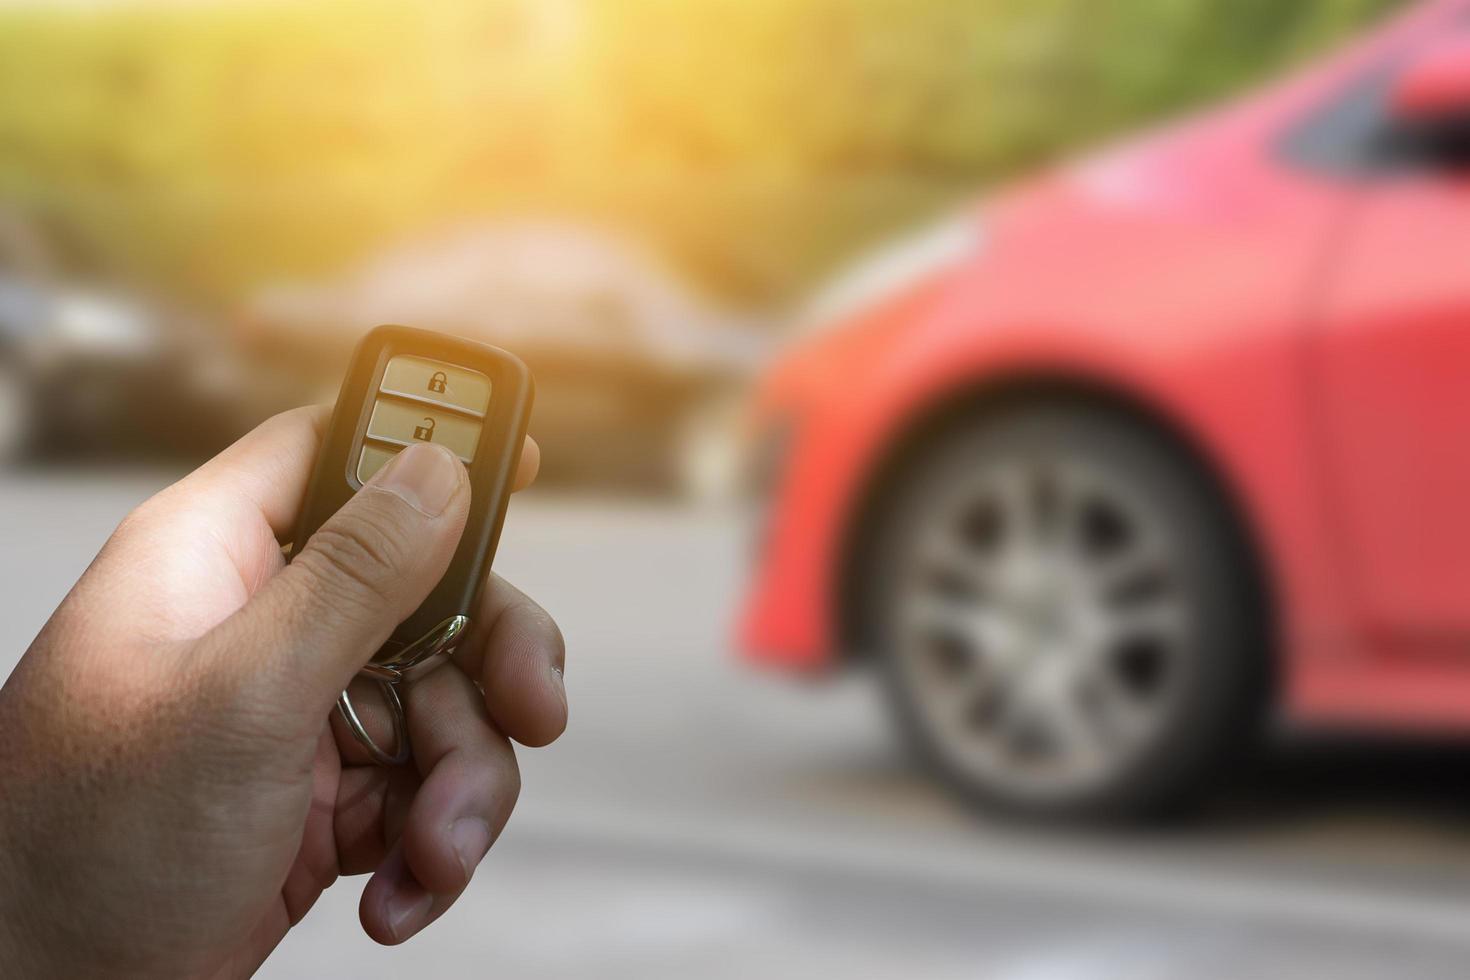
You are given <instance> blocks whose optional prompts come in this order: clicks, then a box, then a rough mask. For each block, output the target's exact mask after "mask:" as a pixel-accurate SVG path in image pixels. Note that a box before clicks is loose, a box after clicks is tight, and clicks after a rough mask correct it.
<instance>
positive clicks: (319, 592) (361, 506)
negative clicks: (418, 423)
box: [222, 443, 470, 705]
mask: <svg viewBox="0 0 1470 980" xmlns="http://www.w3.org/2000/svg"><path fill="white" fill-rule="evenodd" d="M469 503H470V485H469V476H468V474H467V473H466V472H465V468H464V466H463V465H461V464H460V461H459V459H458V458H457V457H455V456H454V454H453V453H451V452H450V451H449V450H448V449H445V448H444V447H443V446H439V445H434V444H427V443H418V444H415V445H412V446H409V447H408V448H406V449H404V450H403V451H402V452H400V453H399V454H398V455H397V456H395V457H394V458H393V459H392V460H391V461H390V462H389V463H388V465H387V466H385V467H384V468H383V469H382V470H380V471H379V472H378V473H376V474H374V476H373V478H372V479H371V480H369V481H368V483H367V484H366V485H365V486H364V487H363V488H362V490H361V491H359V492H358V494H357V495H356V496H354V497H353V498H352V499H351V500H349V501H348V502H347V503H346V504H344V505H343V507H342V509H341V510H339V511H337V513H336V514H334V515H332V517H331V518H329V519H328V520H327V522H326V523H325V524H323V525H322V526H321V528H320V529H319V530H318V531H317V532H316V533H315V534H314V535H312V536H311V539H310V540H309V541H307V542H306V546H305V547H304V548H302V550H301V551H300V552H299V553H298V554H296V555H293V556H292V558H291V564H289V565H287V566H286V567H285V568H284V569H282V570H281V572H280V574H278V575H276V576H275V577H274V578H273V579H271V580H270V581H269V582H267V583H266V585H265V586H264V587H263V588H262V589H261V590H260V591H259V592H257V593H256V594H255V596H254V597H253V598H252V599H251V600H250V601H249V602H248V603H246V604H245V606H244V607H243V608H242V609H241V610H240V612H239V613H237V614H236V615H235V616H233V617H231V619H230V620H229V621H228V622H227V623H226V624H222V626H223V627H225V628H228V630H229V632H230V634H231V635H232V636H233V637H235V638H236V639H237V640H238V642H236V643H231V642H229V640H226V641H225V648H226V649H229V648H231V647H233V648H234V649H235V650H236V651H238V650H241V649H246V650H248V649H255V650H258V651H259V653H258V654H257V656H259V658H260V660H261V661H263V662H262V663H259V664H258V665H257V666H258V667H259V668H264V670H262V671H261V673H263V674H264V675H266V676H269V677H272V678H273V679H275V680H278V681H284V683H283V684H282V685H281V688H282V689H294V690H296V691H297V692H298V693H299V694H301V695H304V696H305V697H307V698H308V699H309V700H310V701H312V702H317V701H320V702H321V703H323V704H326V705H330V703H331V701H332V700H333V699H335V698H336V697H337V695H338V694H340V693H341V691H342V689H343V688H345V687H346V686H347V684H348V682H350V681H351V680H352V678H353V676H354V675H355V674H356V673H357V671H358V669H359V668H361V667H362V665H363V664H365V663H367V661H368V660H369V659H370V658H371V657H372V656H373V654H374V653H376V652H377V651H378V648H379V647H381V646H382V645H383V643H384V642H385V641H386V640H387V639H388V637H389V636H390V635H392V633H393V630H394V629H395V628H396V627H397V626H398V624H399V623H400V622H402V621H403V620H405V619H407V618H408V616H409V615H410V614H411V613H412V612H413V611H414V610H415V609H417V608H418V606H419V604H420V603H422V602H423V601H424V599H425V598H426V597H427V596H428V594H429V592H430V591H431V590H432V589H433V588H434V586H435V585H436V584H437V583H438V581H439V579H440V578H442V577H443V575H444V572H445V570H446V569H447V568H448V567H449V561H450V559H451V558H452V557H453V556H454V550H455V547H456V546H457V545H458V544H459V538H460V535H461V534H462V533H463V532H464V526H465V519H466V516H467V514H468V511H469ZM262 640H264V643H265V645H266V648H265V649H261V645H262ZM278 693H279V691H278Z"/></svg>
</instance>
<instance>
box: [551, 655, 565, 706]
mask: <svg viewBox="0 0 1470 980" xmlns="http://www.w3.org/2000/svg"><path fill="white" fill-rule="evenodd" d="M551 676H552V677H553V678H554V679H555V680H556V690H557V692H558V693H560V694H561V703H562V705H563V706H565V705H566V703H567V678H566V675H565V674H564V673H562V669H561V667H559V666H558V665H556V664H552V665H551Z"/></svg>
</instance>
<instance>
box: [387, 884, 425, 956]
mask: <svg viewBox="0 0 1470 980" xmlns="http://www.w3.org/2000/svg"><path fill="white" fill-rule="evenodd" d="M433 905H434V896H433V895H430V894H429V893H428V892H426V891H424V890H423V889H422V888H420V887H419V886H418V885H416V884H415V885H410V886H408V890H407V891H398V892H394V893H393V894H392V895H391V896H389V898H388V929H389V930H390V931H391V932H392V933H393V938H394V939H396V940H398V941H399V942H402V941H403V940H405V939H407V938H408V937H409V936H412V935H413V934H414V933H415V932H417V931H418V930H419V927H420V925H421V924H422V921H423V919H424V917H425V916H427V915H428V914H429V909H430V908H432V907H433Z"/></svg>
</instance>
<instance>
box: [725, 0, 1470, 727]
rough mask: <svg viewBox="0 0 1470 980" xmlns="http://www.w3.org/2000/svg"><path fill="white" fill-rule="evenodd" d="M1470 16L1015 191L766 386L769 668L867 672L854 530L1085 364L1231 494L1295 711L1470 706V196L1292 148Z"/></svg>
mask: <svg viewBox="0 0 1470 980" xmlns="http://www.w3.org/2000/svg"><path fill="white" fill-rule="evenodd" d="M1466 9H1467V4H1466V3H1465V2H1463V0H1454V2H1447V0H1446V2H1430V3H1427V4H1423V5H1421V6H1418V7H1415V8H1413V9H1412V10H1411V11H1410V13H1409V14H1408V15H1406V16H1403V17H1400V18H1399V19H1398V20H1396V21H1394V22H1393V23H1391V24H1389V25H1387V26H1386V27H1384V28H1383V29H1381V30H1380V31H1378V32H1377V33H1376V34H1374V35H1373V36H1371V37H1369V38H1368V39H1366V40H1365V41H1363V42H1360V43H1359V44H1357V45H1355V46H1354V47H1353V48H1351V49H1350V50H1348V51H1345V52H1343V53H1341V54H1340V55H1338V56H1336V57H1334V58H1332V59H1330V60H1329V61H1327V62H1326V63H1324V64H1323V65H1321V66H1318V67H1316V68H1313V69H1311V70H1308V71H1307V72H1305V73H1303V74H1301V75H1300V76H1298V77H1297V78H1295V79H1293V80H1291V81H1289V82H1287V83H1286V84H1284V85H1281V86H1278V87H1276V88H1274V89H1272V90H1270V91H1268V92H1266V93H1265V94H1263V95H1258V96H1255V97H1253V98H1251V99H1248V100H1246V101H1244V102H1242V103H1240V104H1237V105H1235V106H1232V107H1229V108H1227V109H1225V110H1222V111H1219V112H1216V113H1213V114H1211V115H1209V116H1206V117H1204V118H1202V119H1199V120H1196V121H1192V122H1188V123H1186V124H1184V125H1181V126H1178V127H1175V128H1174V129H1172V130H1169V131H1165V132H1162V133H1160V134H1157V135H1154V136H1151V137H1147V138H1145V139H1143V140H1141V141H1138V142H1136V143H1134V144H1130V145H1127V146H1124V147H1122V148H1120V149H1117V150H1114V151H1110V152H1105V153H1103V154H1101V155H1100V156H1098V157H1095V158H1094V159H1092V160H1090V161H1088V162H1085V163H1084V164H1082V165H1080V166H1078V167H1075V168H1072V169H1069V170H1065V171H1063V172H1060V173H1057V174H1055V175H1052V176H1049V177H1046V178H1044V179H1041V180H1038V181H1035V182H1033V183H1031V184H1029V185H1026V186H1023V187H1019V188H1016V189H1014V190H1012V191H1010V192H1008V193H1005V194H1003V195H1000V196H998V197H997V198H995V199H994V200H992V201H990V202H988V203H987V204H986V205H985V206H984V207H983V215H978V216H977V218H976V222H977V227H979V228H983V232H982V243H981V244H980V246H979V247H978V248H977V249H975V250H974V253H973V255H972V257H971V258H969V259H968V260H966V261H965V262H964V263H963V264H961V265H960V266H958V267H955V268H951V269H949V270H948V271H946V272H944V273H943V274H940V275H937V276H934V277H931V278H930V279H929V280H928V281H926V282H923V283H922V284H920V285H918V286H917V287H915V288H913V289H911V290H909V291H908V292H907V293H906V294H904V295H901V296H898V297H896V298H893V299H890V300H888V301H886V302H884V303H882V304H880V305H879V306H877V307H874V308H872V309H869V310H867V311H864V312H863V313H862V314H860V316H859V317H858V318H857V319H856V320H854V321H853V322H849V323H846V324H845V325H843V326H842V328H841V329H839V330H837V331H833V332H829V333H827V334H825V335H823V336H820V337H817V338H815V339H814V340H811V341H808V342H807V343H805V344H803V345H801V346H799V347H798V348H797V349H795V350H793V351H792V352H791V353H790V354H789V355H788V356H787V357H786V358H785V359H784V360H783V361H782V362H781V363H780V364H778V365H777V366H776V367H775V368H774V370H773V371H772V372H771V374H770V375H769V376H768V378H767V379H766V381H765V383H764V384H763V386H762V388H761V390H760V393H759V395H758V397H757V407H756V411H755V416H756V419H755V425H756V427H757V428H758V429H759V428H762V427H773V426H777V425H782V426H787V427H789V430H790V434H789V443H788V445H787V448H786V451H785V455H784V464H783V465H784V469H783V470H782V471H781V472H780V474H779V476H778V478H777V480H776V481H775V485H774V487H773V489H772V494H773V497H772V500H771V501H770V504H769V511H768V514H767V518H766V520H767V526H766V528H765V530H764V534H765V536H764V539H763V542H762V544H763V547H762V552H761V554H760V556H759V559H758V567H757V569H756V573H755V576H754V581H753V583H752V587H751V590H750V593H749V595H748V597H747V602H746V606H745V609H744V613H743V616H742V620H741V625H740V641H741V645H742V647H743V648H744V650H745V652H746V655H747V656H748V657H749V658H750V659H752V660H754V661H757V662H760V663H764V664H768V665H773V666H779V667H783V668H788V669H793V670H799V671H805V672H810V671H817V670H821V669H824V668H828V667H831V666H833V665H834V664H836V663H837V662H839V661H840V659H841V658H840V652H841V651H840V649H839V647H840V644H841V638H840V637H839V635H838V632H839V626H838V621H839V615H838V609H837V594H838V588H837V585H838V580H839V576H840V564H841V561H842V558H843V553H844V546H845V543H846V542H847V541H848V539H849V535H850V534H851V533H852V530H853V528H852V523H853V521H854V515H855V514H856V512H857V509H858V505H859V503H860V501H861V500H862V499H863V495H864V493H865V491H866V490H867V488H868V487H869V486H870V484H871V481H872V480H873V479H874V477H875V474H876V473H877V472H879V470H880V468H881V465H882V463H883V461H884V460H885V459H886V458H887V457H888V455H889V453H890V452H891V451H892V450H893V448H894V447H895V446H896V445H900V444H901V443H902V440H903V438H904V435H905V433H906V432H907V431H909V429H910V427H911V426H913V425H914V423H915V422H916V420H918V419H921V418H923V417H924V416H925V415H926V414H927V413H928V412H929V411H931V410H932V409H933V408H934V407H935V406H937V405H941V404H943V403H945V402H946V401H948V400H949V399H950V398H951V397H952V396H954V395H955V394H956V393H960V392H966V391H973V390H976V389H980V388H984V387H985V386H987V385H993V384H1000V383H1004V382H1006V381H1007V380H1009V379H1014V378H1018V377H1032V376H1046V377H1061V378H1075V379H1078V380H1080V381H1086V382H1088V383H1090V384H1094V385H1103V386H1106V387H1108V388H1110V389H1113V390H1116V391H1118V392H1120V393H1126V394H1127V396H1128V397H1129V398H1131V399H1133V400H1134V401H1136V402H1139V403H1142V404H1144V405H1146V406H1148V407H1149V409H1150V410H1151V411H1152V412H1153V413H1154V414H1156V415H1157V416H1158V417H1159V418H1160V419H1163V420H1167V422H1168V423H1169V424H1170V425H1171V426H1172V427H1174V428H1175V429H1176V430H1177V431H1179V432H1181V433H1182V434H1183V435H1185V437H1186V438H1187V439H1189V440H1190V441H1191V442H1192V443H1193V444H1194V445H1195V447H1197V449H1198V450H1199V452H1200V453H1201V454H1202V456H1203V457H1204V458H1206V459H1207V460H1208V462H1209V463H1210V465H1211V466H1212V467H1213V469H1214V470H1215V471H1216V473H1217V474H1218V475H1219V477H1220V478H1221V480H1222V481H1223V482H1224V484H1225V487H1226V490H1227V491H1228V492H1229V493H1230V494H1231V495H1232V496H1233V498H1234V500H1235V502H1236V504H1237V505H1238V508H1239V510H1240V511H1241V512H1242V514H1243V515H1244V517H1245V520H1246V523H1247V524H1248V526H1249V531H1250V533H1251V534H1252V535H1253V536H1254V542H1255V544H1256V545H1257V548H1258V551H1259V552H1260V554H1261V556H1262V558H1263V561H1264V563H1265V565H1266V571H1267V575H1268V578H1269V584H1270V587H1271V589H1272V590H1273V595H1274V599H1275V602H1276V607H1277V611H1278V620H1279V626H1280V631H1281V635H1280V637H1279V643H1278V650H1279V653H1280V656H1281V661H1280V668H1281V669H1280V671H1279V673H1280V676H1281V677H1282V679H1283V689H1282V691H1281V694H1282V697H1283V700H1284V702H1285V705H1286V707H1287V709H1288V710H1289V711H1290V712H1291V713H1292V714H1293V715H1296V716H1304V717H1310V718H1315V719H1329V718H1330V719H1336V720H1342V721H1372V722H1375V723H1393V724H1398V725H1413V724H1422V725H1435V726H1443V725H1446V724H1457V723H1462V722H1466V721H1470V658H1467V657H1465V656H1464V654H1465V653H1470V510H1467V507H1466V502H1467V501H1470V451H1465V452H1460V451H1458V448H1457V447H1458V446H1460V445H1462V444H1466V449H1467V450H1470V398H1467V397H1465V387H1466V384H1465V383H1466V381H1467V380H1470V323H1467V317H1470V276H1467V274H1466V272H1465V268H1464V261H1465V260H1464V258H1463V257H1464V255H1465V254H1467V253H1466V250H1465V249H1464V248H1462V247H1461V246H1463V245H1470V182H1465V181H1456V180H1455V179H1453V178H1448V177H1445V176H1443V175H1435V174H1425V175H1420V176H1414V177H1408V178H1404V179H1400V180H1395V181H1390V182H1384V183H1382V184H1374V182H1372V181H1366V182H1364V181H1354V180H1349V179H1344V178H1341V177H1337V176H1329V175H1324V174H1321V173H1314V172H1310V171H1309V170H1306V169H1304V168H1299V167H1296V166H1293V165H1292V164H1291V163H1289V162H1287V161H1286V160H1284V159H1283V158H1282V155H1281V153H1280V152H1278V149H1279V144H1280V141H1281V137H1282V134H1283V133H1284V132H1285V131H1286V130H1288V129H1289V128H1290V127H1291V126H1292V125H1294V124H1295V123H1297V122H1298V121H1300V120H1301V119H1302V117H1303V116H1304V115H1306V114H1307V113H1309V112H1310V111H1311V110H1313V109H1314V108H1315V107H1318V106H1320V105H1321V104H1322V103H1323V102H1324V100H1328V99H1330V98H1331V97H1332V96H1333V94H1334V93H1335V92H1337V91H1338V90H1340V89H1342V88H1343V86H1344V85H1345V84H1346V83H1347V82H1348V81H1350V80H1352V79H1354V78H1356V77H1358V76H1359V75H1361V74H1362V73H1363V72H1364V71H1365V70H1367V69H1368V68H1369V67H1370V66H1373V65H1375V64H1377V63H1379V62H1382V61H1383V60H1384V59H1385V58H1387V57H1390V56H1391V55H1393V54H1394V53H1395V52H1397V51H1399V50H1403V51H1406V52H1407V51H1411V50H1412V49H1413V47H1414V45H1416V44H1422V43H1424V42H1425V41H1426V40H1432V39H1433V38H1435V37H1438V36H1440V35H1441V34H1442V33H1443V32H1445V31H1447V30H1449V29H1451V26H1452V24H1453V23H1454V22H1455V21H1456V20H1457V19H1458V20H1463V19H1464V17H1465V14H1466ZM1429 242H1434V243H1436V244H1435V247H1433V248H1427V247H1425V246H1426V243H1429ZM1439 243H1444V244H1443V245H1440V244H1439ZM1451 449H1454V450H1455V451H1453V452H1452V451H1450V450H1451ZM1406 504H1407V505H1408V507H1407V508H1406V506H1405V505H1406ZM1457 646H1458V649H1459V651H1460V652H1459V655H1458V657H1456V656H1454V655H1452V654H1453V651H1455V650H1456V648H1457Z"/></svg>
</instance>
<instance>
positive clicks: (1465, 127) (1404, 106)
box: [1386, 37, 1470, 170]
mask: <svg viewBox="0 0 1470 980" xmlns="http://www.w3.org/2000/svg"><path fill="white" fill-rule="evenodd" d="M1388 116H1389V119H1390V121H1391V130H1390V131H1389V132H1388V133H1387V134H1386V135H1387V137H1388V139H1389V142H1388V144H1387V146H1388V147H1389V148H1390V150H1391V152H1392V153H1393V154H1394V155H1396V156H1401V157H1407V158H1408V159H1413V160H1418V161H1419V162H1421V163H1429V164H1433V165H1436V166H1440V167H1445V168H1449V169H1455V170H1463V169H1470V38H1466V37H1457V38H1453V39H1449V40H1444V41H1440V42H1438V43H1436V44H1434V45H1432V46H1430V47H1429V48H1428V49H1427V50H1425V51H1422V52H1420V53H1419V54H1418V55H1416V56H1415V57H1414V58H1413V59H1412V60H1411V61H1410V62H1409V63H1408V65H1407V66H1406V67H1405V68H1404V70H1403V71H1402V72H1400V74H1399V76H1398V78H1397V79H1396V80H1395V81H1394V83H1393V85H1392V86H1391V87H1390V89H1389V93H1388Z"/></svg>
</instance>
